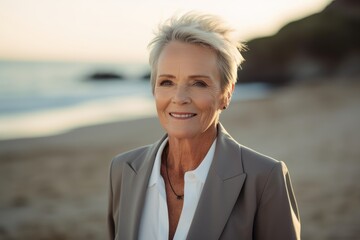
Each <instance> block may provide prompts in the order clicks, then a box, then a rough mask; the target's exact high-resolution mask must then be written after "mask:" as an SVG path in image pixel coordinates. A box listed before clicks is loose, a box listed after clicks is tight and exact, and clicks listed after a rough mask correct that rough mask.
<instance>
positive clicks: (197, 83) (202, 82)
mask: <svg viewBox="0 0 360 240" xmlns="http://www.w3.org/2000/svg"><path fill="white" fill-rule="evenodd" d="M194 86H197V87H207V84H206V83H205V82H204V81H196V82H195V83H194Z"/></svg>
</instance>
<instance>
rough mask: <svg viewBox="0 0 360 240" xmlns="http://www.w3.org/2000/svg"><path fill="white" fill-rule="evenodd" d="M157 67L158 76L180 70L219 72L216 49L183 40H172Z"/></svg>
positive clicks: (186, 71)
mask: <svg viewBox="0 0 360 240" xmlns="http://www.w3.org/2000/svg"><path fill="white" fill-rule="evenodd" d="M157 68H158V71H157V72H158V76H159V75H162V74H178V73H179V72H181V73H183V74H185V73H186V74H191V75H209V74H211V75H215V76H216V75H218V74H219V73H218V67H217V55H216V53H215V51H213V50H212V49H210V48H207V47H204V46H201V45H197V44H190V43H181V42H170V43H169V44H167V45H166V46H165V47H164V49H163V50H162V52H161V54H160V56H159V60H158V64H157ZM215 76H214V77H215Z"/></svg>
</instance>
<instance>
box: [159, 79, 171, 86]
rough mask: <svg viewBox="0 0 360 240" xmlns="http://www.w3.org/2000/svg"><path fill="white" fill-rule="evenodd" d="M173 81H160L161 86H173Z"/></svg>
mask: <svg viewBox="0 0 360 240" xmlns="http://www.w3.org/2000/svg"><path fill="white" fill-rule="evenodd" d="M172 85H173V82H172V81H170V80H161V81H160V86H172Z"/></svg>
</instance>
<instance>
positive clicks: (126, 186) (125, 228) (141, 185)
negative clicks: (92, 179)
mask: <svg viewBox="0 0 360 240" xmlns="http://www.w3.org/2000/svg"><path fill="white" fill-rule="evenodd" d="M165 137H166V136H164V137H163V138H162V139H161V140H160V141H158V142H157V143H155V144H153V146H151V148H150V149H149V151H148V152H147V153H146V154H144V156H140V157H137V158H135V159H133V160H130V161H128V162H127V163H126V164H125V166H124V172H123V177H122V188H123V189H122V190H121V192H123V193H124V194H122V195H121V200H120V209H119V211H120V212H119V225H118V227H119V231H118V237H117V239H137V238H138V232H139V225H140V218H141V214H142V210H143V206H144V201H145V196H146V189H147V185H148V182H149V178H150V175H151V171H152V167H153V165H154V160H155V156H156V153H157V150H158V148H159V146H160V144H161V142H162V141H163V140H164V138H165ZM124 216H126V217H124Z"/></svg>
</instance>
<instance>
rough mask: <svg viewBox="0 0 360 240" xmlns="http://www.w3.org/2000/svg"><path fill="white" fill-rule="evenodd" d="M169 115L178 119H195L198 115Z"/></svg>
mask: <svg viewBox="0 0 360 240" xmlns="http://www.w3.org/2000/svg"><path fill="white" fill-rule="evenodd" d="M169 115H170V116H171V117H173V118H176V119H189V118H192V117H195V116H196V115H197V114H196V113H169Z"/></svg>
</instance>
